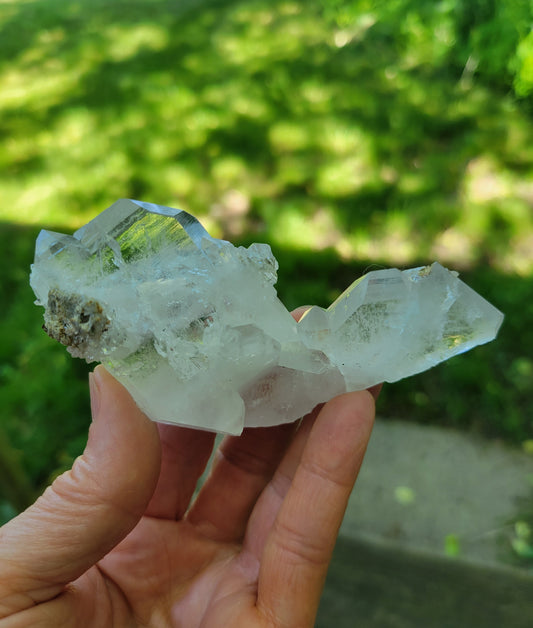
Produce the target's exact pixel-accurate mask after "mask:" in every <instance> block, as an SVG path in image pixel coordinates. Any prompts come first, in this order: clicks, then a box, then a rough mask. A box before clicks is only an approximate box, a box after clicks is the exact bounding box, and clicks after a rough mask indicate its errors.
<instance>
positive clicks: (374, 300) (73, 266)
mask: <svg viewBox="0 0 533 628" xmlns="http://www.w3.org/2000/svg"><path fill="white" fill-rule="evenodd" d="M276 271H277V262H276V260H275V258H274V257H273V255H272V252H271V250H270V247H269V246H268V245H267V244H252V245H251V246H250V247H249V248H243V247H239V248H236V247H234V246H233V245H232V244H231V243H229V242H226V241H224V240H217V239H214V238H212V237H211V236H210V235H209V234H208V233H207V232H206V231H205V229H204V228H203V227H202V226H201V225H200V223H199V222H198V221H197V220H196V219H195V218H194V217H193V216H191V215H190V214H187V213H186V212H184V211H181V210H178V209H171V208H169V207H163V206H160V205H154V204H151V203H143V202H140V201H132V200H125V199H123V200H119V201H117V202H116V203H114V204H113V205H111V207H109V208H108V209H106V210H105V211H104V212H102V213H101V214H100V215H99V216H97V217H96V218H95V219H94V220H92V221H91V222H89V223H88V224H86V225H85V226H84V227H82V228H81V229H78V231H76V232H75V233H74V234H73V235H64V234H60V233H53V232H51V231H41V233H40V234H39V237H38V239H37V244H36V251H35V262H34V264H33V266H32V273H31V277H30V283H31V286H32V288H33V290H34V292H35V294H36V296H37V301H36V303H37V304H38V305H42V306H44V308H45V312H44V328H45V330H46V331H47V333H48V334H49V335H50V336H51V337H52V338H55V339H56V340H58V341H59V342H61V343H63V344H64V345H66V346H67V348H68V351H69V352H70V353H71V354H72V355H73V356H76V357H82V358H85V359H86V360H87V361H89V362H91V361H99V362H102V364H103V365H104V366H105V367H106V368H107V369H108V370H109V371H110V372H111V373H112V374H113V375H114V376H115V377H116V378H117V379H118V380H119V381H120V382H121V383H122V384H123V385H124V386H125V387H126V388H127V389H128V390H129V392H130V393H131V395H132V396H133V398H134V399H135V401H136V403H137V404H138V406H139V407H140V408H141V409H142V410H143V411H144V412H145V413H146V414H147V415H148V416H149V417H150V418H151V419H153V420H155V421H161V422H165V423H177V424H180V425H188V426H191V427H197V428H202V429H207V430H213V431H217V432H225V433H229V434H240V433H241V432H242V430H243V428H244V427H257V426H268V425H276V424H279V423H285V422H290V421H294V420H296V419H298V418H299V417H301V416H303V415H304V414H306V413H307V412H309V411H310V410H312V409H313V408H314V407H315V406H316V405H317V404H318V403H321V402H324V401H328V400H329V399H331V398H332V397H334V396H335V395H338V394H340V393H343V392H346V391H353V390H362V389H364V388H368V387H369V386H372V385H373V384H378V383H380V382H383V381H387V382H394V381H396V380H399V379H402V378H403V377H407V376H409V375H413V374H415V373H419V372H421V371H424V370H426V369H428V368H430V367H432V366H434V365H435V364H437V363H439V362H441V361H443V360H446V359H448V358H450V357H451V356H453V355H456V354H458V353H462V352H464V351H467V350H469V349H471V348H472V347H475V346H476V345H479V344H482V343H485V342H489V341H490V340H492V339H494V338H495V336H496V334H497V332H498V329H499V327H500V325H501V323H502V320H503V315H502V314H501V312H499V311H498V310H497V309H496V308H495V307H493V306H492V305H491V304H490V303H488V302H487V301H486V300H485V299H483V298H482V297H481V296H479V295H478V294H477V293H476V292H474V291H473V290H472V289H470V288H469V287H468V286H467V285H466V284H464V283H463V282H462V281H460V280H459V279H458V277H457V274H456V273H454V272H450V271H448V270H446V269H445V268H443V267H442V266H440V265H439V264H438V263H434V264H433V265H431V266H427V267H423V268H414V269H411V270H406V271H403V272H402V271H399V270H397V269H389V270H378V271H373V272H370V273H368V274H367V275H365V276H364V277H362V278H361V279H359V280H358V281H356V282H355V283H354V284H352V285H351V286H350V287H349V288H348V289H347V290H346V291H345V292H344V293H343V294H342V295H341V296H340V297H339V298H338V299H337V300H336V301H335V302H334V303H333V304H332V305H331V306H330V307H329V308H328V309H322V308H320V307H312V308H311V309H310V310H308V311H307V312H306V314H305V315H304V316H303V318H302V319H301V321H300V322H299V323H296V322H295V321H294V319H293V318H292V316H291V315H290V313H289V312H288V311H287V310H286V308H285V307H284V306H283V304H282V303H281V302H280V301H279V299H278V297H277V294H276V291H275V288H274V284H275V282H276V279H277V275H276Z"/></svg>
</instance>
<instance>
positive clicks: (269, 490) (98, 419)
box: [0, 308, 379, 628]
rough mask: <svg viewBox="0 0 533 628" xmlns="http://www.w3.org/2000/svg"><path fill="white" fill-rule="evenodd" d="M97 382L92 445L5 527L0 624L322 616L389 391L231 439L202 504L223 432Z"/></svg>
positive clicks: (259, 623) (274, 621) (53, 626)
mask: <svg viewBox="0 0 533 628" xmlns="http://www.w3.org/2000/svg"><path fill="white" fill-rule="evenodd" d="M305 309H306V308H299V309H298V310H296V311H295V312H293V316H294V317H295V318H296V320H298V319H299V318H300V317H301V315H302V314H303V312H304V311H305ZM90 380H91V405H92V411H93V423H92V425H91V428H90V430H89V439H88V443H87V447H86V449H85V452H84V453H83V455H82V456H80V457H79V458H78V459H77V460H76V461H75V463H74V466H73V468H72V469H71V470H70V471H68V472H67V473H64V474H63V475H61V476H60V477H58V478H57V479H56V480H55V481H54V483H53V484H52V486H51V487H49V488H48V489H47V490H46V491H45V493H44V494H43V495H42V496H41V497H40V498H39V499H38V500H37V502H36V503H35V504H34V505H33V506H31V507H30V508H29V509H28V510H26V511H25V512H24V513H22V514H21V515H19V516H18V517H16V518H15V519H13V520H12V521H10V522H9V523H8V524H6V525H5V526H4V527H3V528H0V628H22V627H29V626H31V627H32V628H58V627H63V626H64V627H70V626H73V627H83V628H105V627H111V626H113V627H135V626H147V627H148V626H149V627H154V628H159V627H161V628H166V627H170V626H172V627H178V626H179V627H183V628H196V627H202V628H219V627H220V628H222V627H224V628H228V627H229V626H231V627H232V628H239V627H243V628H255V627H269V628H274V627H275V628H278V627H279V628H281V627H287V628H306V627H310V626H313V624H314V620H315V615H316V611H317V607H318V603H319V600H320V594H321V592H322V588H323V585H324V580H325V577H326V573H327V568H328V565H329V561H330V559H331V554H332V551H333V547H334V544H335V540H336V537H337V533H338V529H339V526H340V524H341V521H342V517H343V514H344V511H345V508H346V504H347V500H348V497H349V495H350V492H351V490H352V487H353V484H354V482H355V480H356V477H357V473H358V471H359V468H360V466H361V463H362V460H363V456H364V452H365V449H366V446H367V443H368V439H369V437H370V432H371V429H372V423H373V418H374V400H375V398H376V397H377V394H378V392H379V387H378V388H376V389H374V390H372V391H362V392H355V393H347V394H344V395H342V396H340V397H336V398H335V399H333V400H331V401H330V402H328V403H327V404H325V405H324V406H322V407H320V408H317V409H315V410H314V411H313V412H312V413H311V414H309V415H308V416H307V417H305V418H304V419H303V420H302V421H301V422H298V423H293V424H288V425H280V426H276V427H271V428H255V429H248V430H245V432H244V433H243V435H242V436H240V437H226V438H225V439H224V440H223V442H222V444H221V445H220V447H219V449H218V451H217V453H216V455H215V460H214V464H213V466H212V469H211V472H210V474H209V476H208V479H207V480H206V482H205V483H204V485H203V487H202V489H201V491H200V492H199V493H198V495H197V496H196V498H195V499H194V500H193V499H192V498H193V494H194V491H195V488H196V483H197V480H198V478H199V477H200V475H201V474H202V472H203V471H204V469H205V466H206V464H207V462H208V460H209V457H210V454H211V451H212V447H213V443H214V434H212V433H210V432H205V431H199V430H193V429H189V428H184V427H178V426H168V425H157V424H155V423H153V422H151V421H149V420H148V419H147V418H146V417H145V416H144V414H142V413H141V411H140V410H138V408H137V407H136V405H135V404H134V402H133V401H132V399H131V397H130V396H129V394H128V393H127V392H126V390H125V389H124V388H123V387H122V386H121V385H120V384H119V383H118V382H117V381H116V380H114V379H113V377H112V376H111V375H109V374H108V373H107V371H105V370H104V369H103V367H97V368H96V370H95V372H94V374H92V375H91V377H90Z"/></svg>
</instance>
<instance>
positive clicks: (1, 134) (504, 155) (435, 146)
mask: <svg viewBox="0 0 533 628" xmlns="http://www.w3.org/2000/svg"><path fill="white" fill-rule="evenodd" d="M346 4H347V6H348V5H349V6H350V7H351V9H350V11H348V12H343V11H339V6H341V4H339V3H336V2H333V1H332V2H326V1H324V2H318V1H316V2H304V0H294V1H290V0H274V1H271V0H269V1H266V0H258V1H250V0H248V1H240V2H239V1H235V0H225V1H221V2H215V1H205V2H192V1H190V2H183V1H178V0H169V1H159V0H146V1H141V0H136V1H128V2H121V1H116V2H115V1H114V2H104V1H103V0H101V1H98V2H93V1H91V2H90V1H89V0H85V1H78V2H62V1H60V0H40V1H34V2H32V1H18V2H17V1H11V2H9V1H7V2H6V1H4V2H0V33H1V36H0V142H1V144H0V146H1V149H0V198H1V204H0V220H1V221H2V223H1V232H0V242H1V243H2V245H3V248H2V265H1V267H0V277H1V282H2V283H1V285H0V290H1V296H2V303H3V304H4V308H3V311H2V327H1V330H0V378H1V380H0V381H1V384H2V388H1V389H0V407H2V410H3V413H2V426H1V428H2V430H3V431H4V433H5V434H6V435H7V437H8V440H9V442H10V443H11V445H12V448H14V449H15V452H16V451H17V450H20V451H21V452H23V453H21V455H20V463H21V466H23V467H24V468H25V469H26V471H27V473H28V475H29V477H30V478H31V482H32V483H33V484H34V485H39V484H41V483H42V482H44V481H46V480H47V479H48V476H49V474H50V473H52V472H54V471H56V470H58V469H61V468H62V467H64V466H66V465H68V464H69V463H70V461H71V460H72V457H73V456H75V455H77V454H78V453H79V450H80V448H81V446H82V443H83V439H84V433H85V430H86V426H87V421H88V418H87V416H88V408H87V403H86V390H85V373H86V367H85V366H84V365H83V364H80V363H79V362H75V361H73V360H72V359H71V358H70V357H69V356H68V355H67V354H66V352H64V350H63V349H62V348H61V347H59V346H56V345H55V344H54V343H53V342H52V341H50V340H49V339H48V338H47V337H46V336H45V334H44V333H43V332H42V331H41V330H40V312H39V311H37V308H34V307H33V306H32V305H31V302H32V298H33V297H32V294H31V292H30V290H29V287H28V285H27V274H28V265H29V263H30V262H31V258H32V247H33V241H34V238H35V235H36V233H37V231H38V229H39V228H40V227H47V228H53V229H57V230H67V231H68V230H72V229H74V228H76V227H78V226H80V225H81V224H83V223H84V222H86V221H87V220H88V219H90V218H91V217H93V216H94V215H96V214H97V213H98V212H99V211H101V210H102V209H104V208H105V207H107V206H108V205H110V204H111V203H112V202H113V201H114V200H116V199H117V198H119V197H130V198H131V197H133V198H140V199H143V200H148V201H153V202H157V203H161V204H166V205H170V206H175V207H182V208H184V209H186V210H188V211H190V212H192V213H194V214H195V215H197V216H199V217H200V218H201V219H202V220H203V222H204V224H205V226H206V227H208V228H209V229H210V230H211V232H212V233H213V235H217V236H222V235H223V236H225V237H227V238H231V239H233V240H235V241H237V242H250V241H254V240H259V241H267V242H269V243H270V244H271V245H272V247H273V249H274V252H275V254H276V255H277V257H278V259H279V260H280V282H279V291H280V295H281V297H282V299H283V300H284V301H285V303H286V304H287V305H288V306H289V307H294V306H296V305H298V304H300V303H310V302H317V303H320V304H321V305H324V304H327V303H329V302H330V301H331V300H332V299H333V298H335V297H336V296H337V295H338V293H339V292H340V291H341V290H342V289H343V288H344V287H346V286H347V285H348V284H349V283H350V282H351V281H352V280H353V279H355V278H356V277H357V276H358V275H359V274H360V273H361V272H362V271H364V270H365V269H367V268H377V267H384V266H389V265H396V266H400V267H407V266H410V265H414V264H419V263H427V262H430V261H433V260H435V259H437V260H439V261H440V262H441V263H443V264H445V265H448V266H450V267H453V268H456V269H458V270H460V271H462V273H463V275H464V277H465V278H466V280H467V281H469V282H470V283H471V284H472V285H473V286H474V287H475V288H477V289H479V290H480V291H481V292H482V293H483V294H484V295H486V296H487V298H489V299H490V300H492V301H493V302H494V303H495V304H496V305H497V306H498V307H500V308H501V309H502V310H503V311H504V312H505V313H506V315H507V319H506V323H505V325H504V328H503V329H502V332H501V335H500V337H499V339H498V340H497V341H496V342H495V343H492V344H491V345H488V346H486V347H482V348H479V349H476V351H475V352H473V353H470V354H467V355H465V356H462V357H460V358H456V359H454V360H453V361H451V362H450V363H447V364H446V365H443V366H440V367H438V368H437V369H435V370H433V371H431V372H430V373H427V374H424V375H423V376H419V377H416V378H413V379H411V380H408V381H406V382H402V383H400V384H398V385H394V386H390V387H388V388H386V390H385V392H384V395H383V398H382V400H381V413H382V414H383V415H386V416H401V417H403V418H408V419H409V418H412V419H415V420H419V421H426V422H428V423H429V422H440V423H444V424H453V425H460V426H462V427H464V428H466V429H477V430H480V431H483V432H485V433H487V434H489V435H496V436H500V437H503V438H506V439H508V440H510V441H513V442H517V443H519V442H521V441H524V440H526V439H528V438H533V429H532V428H533V423H532V416H533V397H532V393H531V387H532V384H533V359H532V349H533V332H532V331H531V326H530V321H531V320H533V303H532V297H533V280H532V276H533V211H532V206H533V130H532V124H531V123H532V115H531V105H530V103H529V102H528V100H527V99H526V98H525V99H523V100H517V99H516V97H515V96H514V95H513V92H512V89H511V88H510V87H509V86H506V85H505V84H504V83H503V82H502V83H501V84H499V83H494V82H491V81H490V80H488V79H484V78H483V75H482V73H481V70H482V67H481V69H480V70H479V72H477V71H476V67H475V64H473V62H472V61H471V57H470V56H468V54H465V53H464V49H461V50H459V43H460V41H462V40H461V37H463V38H464V33H462V30H464V23H460V19H459V17H460V11H459V9H458V7H459V3H458V2H454V1H449V2H439V3H428V7H425V8H424V9H421V8H420V6H419V5H420V3H418V2H416V1H415V0H411V1H409V0H402V1H399V0H396V1H395V2H391V3H390V5H387V3H382V4H379V3H372V2H363V1H361V2H352V3H346ZM422 4H423V3H422ZM335 7H336V8H335ZM429 7H431V8H429ZM422 13H423V15H422ZM399 16H401V18H402V19H399ZM461 19H463V21H464V16H463V18H461ZM461 29H462V30H461ZM462 45H463V48H464V46H465V44H464V41H463V44H462ZM495 54H497V51H496V52H495Z"/></svg>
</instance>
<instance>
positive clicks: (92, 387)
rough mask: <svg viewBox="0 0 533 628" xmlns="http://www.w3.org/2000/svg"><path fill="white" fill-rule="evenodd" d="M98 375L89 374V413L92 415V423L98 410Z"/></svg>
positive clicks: (96, 373)
mask: <svg viewBox="0 0 533 628" xmlns="http://www.w3.org/2000/svg"><path fill="white" fill-rule="evenodd" d="M99 383H100V382H99V375H98V372H97V371H95V372H94V373H89V393H90V396H91V413H92V415H93V421H94V420H95V419H96V417H97V416H98V411H99V410H100V387H99Z"/></svg>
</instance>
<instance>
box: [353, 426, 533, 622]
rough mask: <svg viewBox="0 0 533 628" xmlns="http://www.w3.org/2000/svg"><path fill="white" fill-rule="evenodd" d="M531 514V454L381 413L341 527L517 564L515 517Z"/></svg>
mask: <svg viewBox="0 0 533 628" xmlns="http://www.w3.org/2000/svg"><path fill="white" fill-rule="evenodd" d="M527 517H529V521H530V523H533V456H532V455H527V454H525V453H522V452H521V451H519V450H515V449H511V448H509V447H506V446H504V445H502V444H500V443H497V442H489V441H486V440H483V439H481V438H476V437H473V436H470V435H468V434H464V433H462V432H456V431H454V430H448V429H444V428H439V427H427V426H421V425H416V424H412V423H405V422H401V421H379V420H378V421H377V422H376V425H375V428H374V432H373V434H372V438H371V441H370V445H369V448H368V451H367V454H366V457H365V461H364V464H363V467H362V469H361V473H360V476H359V479H358V482H357V485H356V488H355V490H354V493H353V494H352V498H351V500H350V504H349V507H348V512H347V514H346V517H345V521H344V525H343V528H342V533H343V534H344V535H346V536H349V537H354V536H356V537H365V536H366V537H378V538H380V539H386V540H391V541H397V542H399V543H401V544H402V546H405V547H413V548H414V549H426V550H429V551H431V552H436V553H438V554H443V553H445V549H446V545H448V548H449V549H450V550H453V549H455V550H456V551H458V556H459V557H461V558H466V559H474V560H482V561H485V562H490V563H502V562H503V563H512V562H514V557H513V552H512V548H511V544H510V540H511V538H512V537H513V536H514V533H515V532H514V523H515V521H517V520H520V519H524V518H527ZM532 543H533V539H532ZM532 626H533V623H532Z"/></svg>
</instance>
